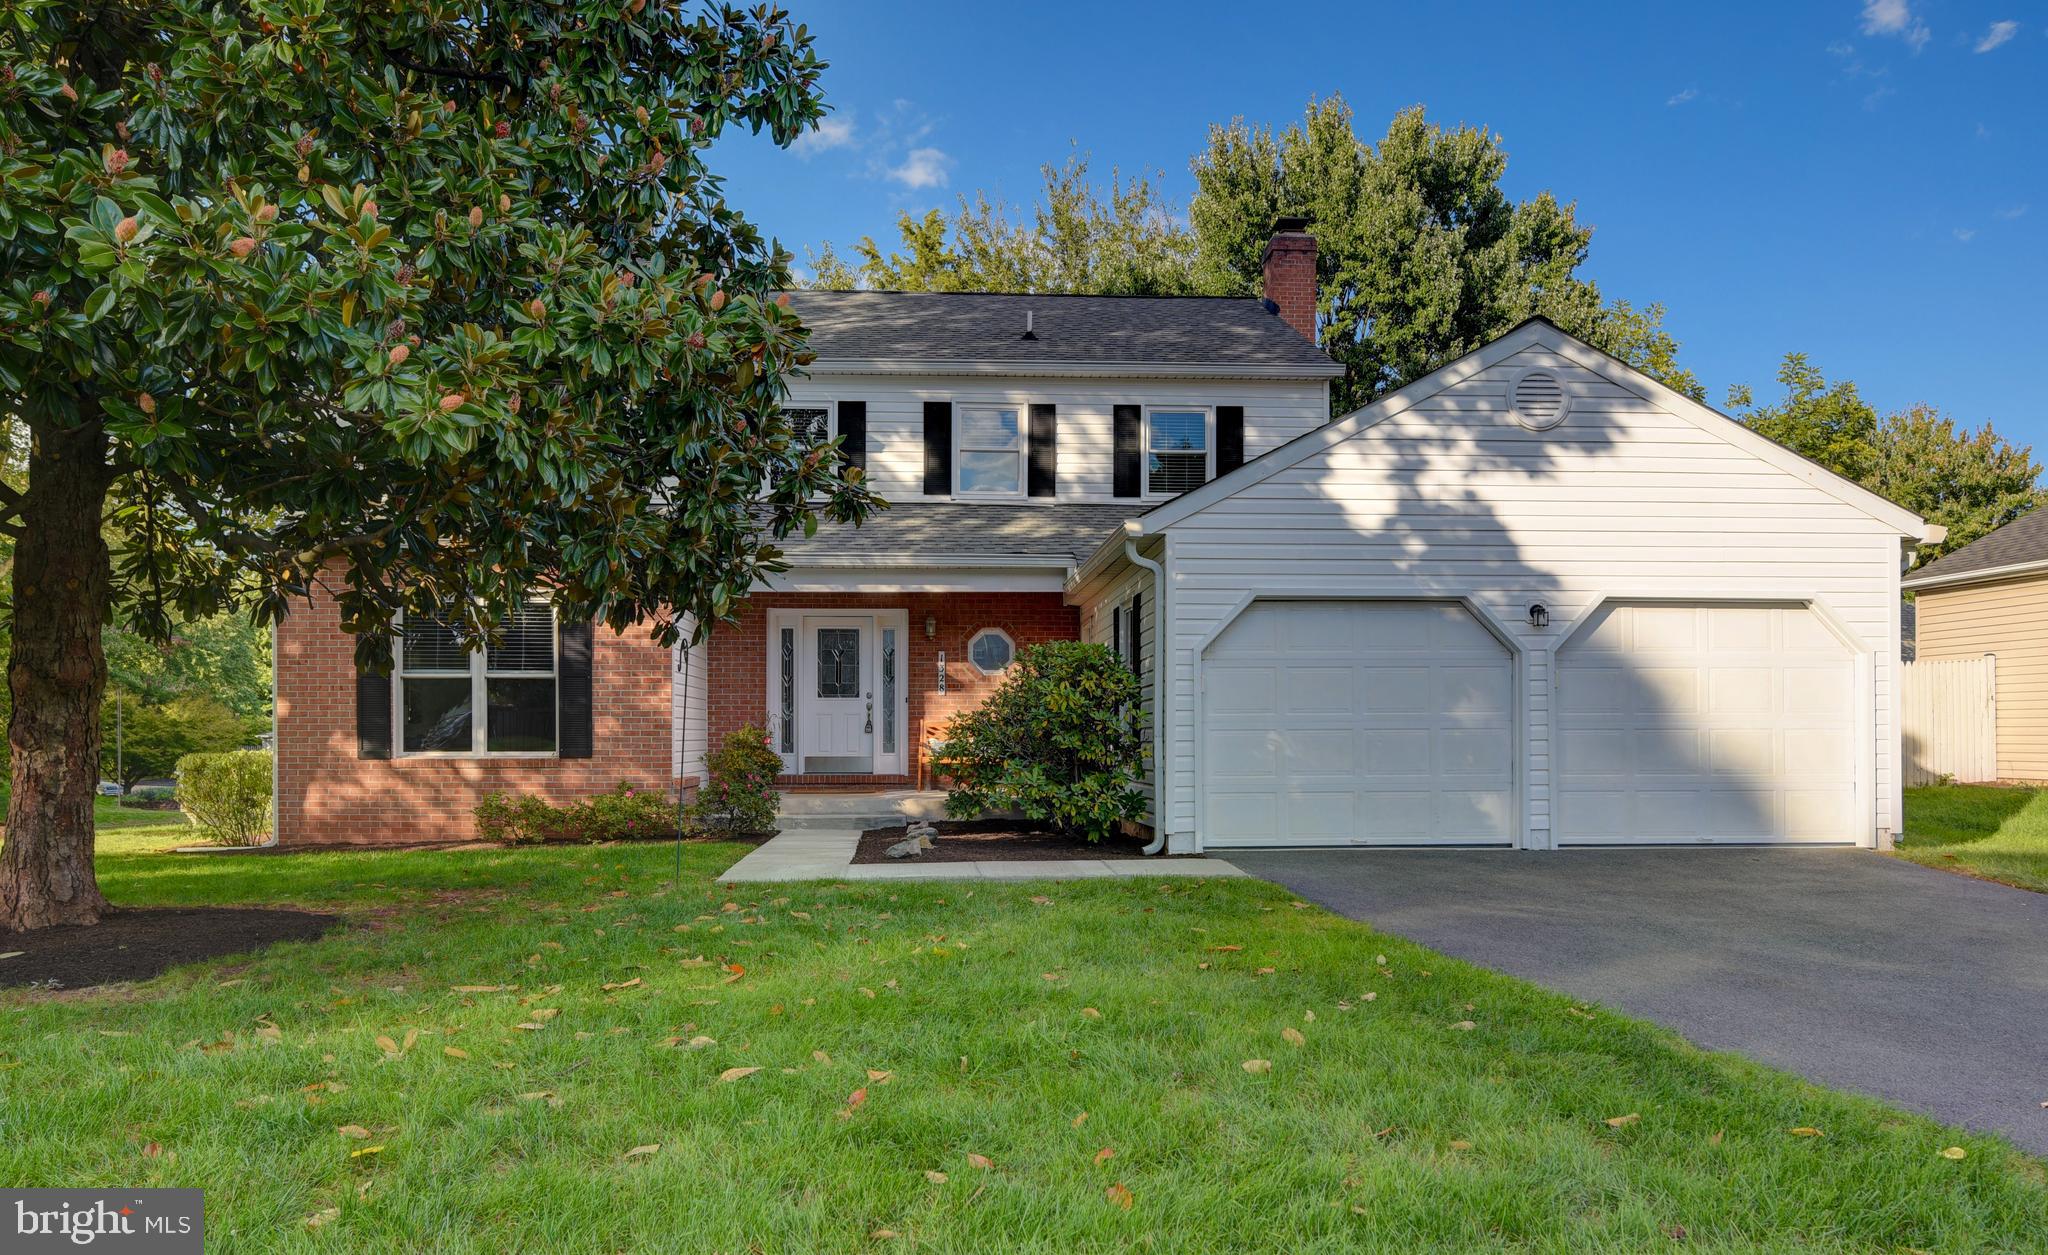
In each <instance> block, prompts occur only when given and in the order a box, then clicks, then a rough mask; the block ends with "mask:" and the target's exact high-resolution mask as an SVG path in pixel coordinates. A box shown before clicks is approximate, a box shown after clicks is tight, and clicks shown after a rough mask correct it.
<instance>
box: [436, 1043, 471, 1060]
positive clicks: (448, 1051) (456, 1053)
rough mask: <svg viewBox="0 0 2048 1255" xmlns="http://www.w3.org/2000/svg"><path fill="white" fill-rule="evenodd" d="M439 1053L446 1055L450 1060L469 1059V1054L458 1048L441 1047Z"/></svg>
mask: <svg viewBox="0 0 2048 1255" xmlns="http://www.w3.org/2000/svg"><path fill="white" fill-rule="evenodd" d="M441 1053H442V1054H444V1055H447V1056H448V1057H449V1058H450V1059H467V1058H469V1052H468V1051H467V1050H464V1049H463V1048H462V1047H460V1046H443V1047H441Z"/></svg>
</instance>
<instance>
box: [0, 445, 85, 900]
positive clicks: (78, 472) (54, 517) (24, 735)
mask: <svg viewBox="0 0 2048 1255" xmlns="http://www.w3.org/2000/svg"><path fill="white" fill-rule="evenodd" d="M28 420H29V434H30V438H31V447H30V451H29V471H28V492H27V495H26V499H25V500H24V502H23V504H22V510H21V522H22V533H21V540H20V543H19V544H18V545H16V547H15V551H14V649H13V653H12V655H11V656H10V657H9V658H8V662H7V686H8V689H9V691H10V692H11V693H12V694H13V697H14V713H13V715H12V717H11V718H10V719H9V720H8V724H7V744H8V747H9V748H10V750H11V751H12V753H13V756H14V758H13V764H12V775H13V787H14V792H13V794H12V796H11V797H10V798H9V799H8V803H7V832H6V840H5V844H4V845H0V928H11V929H16V930H22V929H29V928H46V927H49V926H50V925H52V924H96V923H98V922H99V920H100V915H101V913H102V912H103V911H105V910H106V909H107V900H106V898H105V897H103V896H102V895H101V894H100V886H99V880H98V878H97V877H96V876H95V875H94V874H93V861H92V836H93V831H92V828H93V815H92V811H93V799H94V798H95V797H96V796H97V794H98V792H99V779H100V702H101V700H102V697H103V695H104V693H105V690H106V684H107V660H106V655H105V653H104V652H103V651H102V649H101V645H100V626H101V624H102V622H103V621H104V619H105V616H106V610H107V598H108V586H109V583H110V581H111V576H112V572H111V564H110V563H109V561H108V556H107V545H106V541H105V540H104V539H103V538H102V536H101V534H100V520H101V514H102V512H103V511H104V509H105V506H106V496H107V484H108V479H109V475H108V471H107V466H106V440H105V436H104V434H103V433H102V431H101V430H100V427H99V424H98V423H97V421H92V422H87V423H85V424H83V425H79V424H76V423H75V422H69V423H60V422H59V421H57V420H55V419H50V418H45V417H44V416H41V415H36V414H33V413H31V414H30V415H29V416H28Z"/></svg>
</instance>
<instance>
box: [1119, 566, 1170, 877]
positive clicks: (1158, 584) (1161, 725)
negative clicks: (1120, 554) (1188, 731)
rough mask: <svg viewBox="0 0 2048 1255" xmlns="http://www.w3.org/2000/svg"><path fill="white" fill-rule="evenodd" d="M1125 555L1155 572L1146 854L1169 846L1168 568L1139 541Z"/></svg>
mask: <svg viewBox="0 0 2048 1255" xmlns="http://www.w3.org/2000/svg"><path fill="white" fill-rule="evenodd" d="M1124 556H1125V557H1126V558H1129V559H1130V560H1131V562H1132V563H1133V564H1134V565H1136V566H1141V567H1144V568H1145V569H1146V570H1148V571H1150V572H1152V653H1153V655H1154V659H1153V664H1152V844H1150V845H1148V846H1146V847H1145V849H1144V852H1145V853H1146V854H1157V853H1159V852H1160V851H1161V850H1164V849H1165V848H1166V805H1165V803H1166V798H1167V796H1168V791H1167V788H1166V763H1167V755H1166V754H1165V753H1164V749H1165V746H1166V735H1165V720H1166V692H1167V688H1166V629H1167V624H1168V623H1169V622H1170V621H1171V620H1170V616H1168V614H1167V612H1166V568H1165V567H1163V566H1160V565H1159V564H1158V563H1157V562H1154V561H1153V560H1152V559H1150V558H1148V557H1146V556H1145V555H1144V554H1141V553H1139V552H1138V542H1137V541H1136V540H1126V541H1125V542H1124Z"/></svg>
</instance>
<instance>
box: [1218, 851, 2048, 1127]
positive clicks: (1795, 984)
mask: <svg viewBox="0 0 2048 1255" xmlns="http://www.w3.org/2000/svg"><path fill="white" fill-rule="evenodd" d="M1236 856H1237V857H1238V858H1239V859H1241V860H1242V861H1243V863H1244V864H1245V867H1246V868H1247V869H1248V870H1249V871H1251V873H1252V874H1254V875H1257V876H1264V877H1265V878H1266V879H1268V880H1277V881H1279V882H1280V883H1281V884H1283V885H1285V886H1287V887H1288V888H1289V889H1291V890H1293V891H1294V892H1295V893H1298V894H1300V895H1301V896H1302V897H1304V898H1308V899H1310V900H1312V901H1315V902H1319V903H1321V904H1322V905H1324V906H1326V907H1329V908H1330V909H1331V910H1333V911H1337V912H1340V913H1342V914H1344V915H1348V916H1350V917H1352V918H1353V919H1359V920H1364V921H1365V922H1367V923H1369V924H1371V925H1372V926H1373V927H1375V928H1379V929H1383V930H1385V931H1387V932H1390V933H1398V934H1400V935H1401V936H1404V937H1408V938H1410V939H1412V940H1415V941H1419V942H1421V943H1422V944H1423V945H1426V946H1429V947H1430V948H1432V949H1435V950H1441V951H1443V952H1445V953H1447V954H1452V955H1455V956H1457V957H1458V958H1461V959H1465V960H1467V961H1468V962H1472V963H1478V964H1482V965H1484V966H1486V967H1491V968H1497V969H1499V970H1501V971H1504V972H1508V973H1511V974H1513V975H1515V976H1520V977H1522V978H1523V979H1525V980H1533V981H1535V982H1537V983H1538V984H1542V985H1548V986H1550V987H1552V988H1553V989H1560V990H1563V991H1565V992H1566V993H1570V994H1573V995H1576V996H1578V997H1581V998H1590V999H1596V1000H1598V1001H1601V1002H1605V1003H1608V1004H1609V1005H1611V1006H1614V1007H1618V1008H1620V1009H1621V1010H1623V1011H1627V1012H1629V1013H1631V1014H1634V1015H1640V1016H1643V1017H1645V1018H1647V1019H1652V1020H1657V1021H1659V1022H1661V1023H1663V1024H1666V1025H1668V1026H1670V1027H1672V1028H1675V1029H1677V1030H1678V1031H1679V1032H1681V1033H1683V1034H1685V1036H1687V1037H1689V1038H1691V1039H1692V1040H1693V1041H1694V1042H1696V1043H1698V1044H1699V1045H1702V1046H1705V1047H1708V1048H1709V1049H1715V1050H1736V1051H1740V1052H1741V1053H1743V1054H1746V1055H1748V1056H1750V1057H1751V1058H1753V1059H1757V1060H1760V1061H1762V1062H1764V1063H1768V1064H1772V1065H1775V1066H1777V1067H1781V1068H1788V1069H1790V1070H1792V1071H1794V1072H1798V1073H1801V1074H1802V1075H1804V1076H1807V1077H1809V1078H1811V1079H1813V1080H1815V1081H1819V1082H1821V1083H1822V1084H1826V1085H1833V1086H1837V1087H1841V1088H1847V1089H1857V1090H1862V1091H1863V1092H1865V1093H1868V1094H1875V1095H1877V1096H1879V1097H1881V1098H1888V1099H1890V1100H1892V1101H1893V1102H1896V1103H1900V1104H1902V1105H1904V1106H1907V1107H1912V1108H1914V1109H1916V1110H1919V1111H1924V1112H1926V1113H1928V1114H1929V1115H1932V1116H1934V1117H1936V1118H1937V1119H1941V1120H1947V1121H1951V1122H1953V1123H1956V1124H1963V1125H1968V1126H1970V1127H1972V1128H1978V1129H1991V1130H1995V1131H1997V1132H2000V1133H2003V1134H2005V1135H2006V1136H2007V1137H2010V1138H2011V1139H2012V1140H2013V1141H2015V1142H2017V1143H2018V1144H2019V1145H2021V1146H2023V1147H2025V1148H2027V1149H2028V1150H2031V1151H2033V1152H2034V1153H2035V1154H2048V1107H2044V1106H2043V1104H2044V1103H2048V895H2044V894H2038V893H2028V892H2026V891H2024V890H2021V889H2011V888H2007V887H2006V886H2004V885H1994V884H1989V883H1987V882H1985V881H1981V880H1970V879H1967V878H1965V877H1962V876H1953V875H1949V874H1948V873H1946V872H1938V871H1930V870H1928V869H1927V868H1924V867H1916V866H1914V865H1913V864H1911V863H1905V862H1901V861H1898V860H1896V859H1889V858H1885V857H1883V856H1882V855H1878V854H1872V853H1869V852H1867V851H1862V850H1763V849H1704V850H1687V849H1670V850H1560V851H1556V852H1546V853H1541V854H1536V853H1519V852H1515V851H1472V850H1465V851H1447V850H1317V851H1291V850H1290V851H1283V850H1270V851H1258V852H1254V851H1250V850H1243V851H1238V852H1237V855H1236ZM1646 1110H1647V1109H1646Z"/></svg>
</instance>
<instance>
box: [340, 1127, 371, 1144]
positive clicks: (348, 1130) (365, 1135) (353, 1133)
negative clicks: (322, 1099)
mask: <svg viewBox="0 0 2048 1255" xmlns="http://www.w3.org/2000/svg"><path fill="white" fill-rule="evenodd" d="M334 1131H335V1132H336V1133H339V1134H341V1135H342V1136H343V1137H353V1138H357V1139H359V1140H361V1141H365V1142H367V1141H369V1140H370V1130H368V1129H366V1128H364V1127H363V1126H362V1125H360V1124H344V1125H342V1126H341V1127H340V1128H338V1129H336V1130H334Z"/></svg>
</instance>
